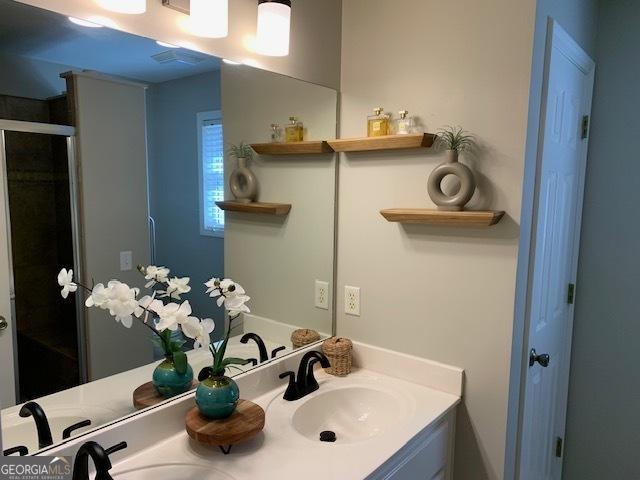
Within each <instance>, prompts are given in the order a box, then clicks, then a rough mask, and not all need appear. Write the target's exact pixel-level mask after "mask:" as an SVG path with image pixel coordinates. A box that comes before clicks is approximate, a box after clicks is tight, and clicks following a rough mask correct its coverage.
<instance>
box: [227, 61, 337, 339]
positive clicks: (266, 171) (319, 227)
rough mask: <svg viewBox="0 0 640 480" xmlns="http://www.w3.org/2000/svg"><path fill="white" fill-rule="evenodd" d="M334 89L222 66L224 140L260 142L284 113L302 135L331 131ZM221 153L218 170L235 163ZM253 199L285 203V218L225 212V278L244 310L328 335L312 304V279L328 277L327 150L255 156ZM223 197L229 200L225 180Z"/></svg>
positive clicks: (330, 165) (330, 191)
mask: <svg viewBox="0 0 640 480" xmlns="http://www.w3.org/2000/svg"><path fill="white" fill-rule="evenodd" d="M336 106H337V93H336V92H335V91H334V90H331V89H329V88H325V87H320V86H318V85H312V84H309V83H305V82H301V81H299V80H296V79H293V78H288V77H284V76H281V75H276V74H273V73H269V72H264V71H261V70H256V69H253V68H249V67H244V66H242V67H237V66H236V67H233V66H227V65H224V66H223V68H222V107H223V110H222V112H223V119H222V121H223V125H224V138H225V144H226V145H229V144H232V143H235V144H237V143H239V142H240V141H245V142H247V143H256V142H266V141H268V140H269V125H270V124H271V123H274V122H278V123H280V124H281V125H284V124H285V123H286V122H287V121H288V117H289V116H290V115H296V116H298V117H299V118H300V119H301V120H302V121H303V122H304V123H305V125H306V127H307V131H308V132H307V135H308V137H307V138H308V139H326V138H334V137H335V135H336ZM236 165H237V162H236V161H235V159H232V158H230V157H228V156H227V157H226V159H225V173H226V177H227V180H228V177H229V175H230V174H231V172H232V171H233V169H234V168H235V167H236ZM251 169H252V170H253V171H254V173H255V174H256V176H257V178H258V182H259V184H260V191H259V197H258V200H260V201H264V202H276V203H290V204H292V209H291V212H290V213H289V215H288V216H286V217H270V216H265V215H247V214H234V213H227V215H226V217H225V222H226V223H225V239H224V241H225V262H224V263H225V275H227V276H230V277H232V278H233V279H234V280H237V281H238V282H240V283H241V284H242V285H243V286H244V287H245V289H246V290H247V291H248V292H249V295H250V296H251V302H250V305H249V306H250V308H251V312H252V313H253V314H255V315H258V316H260V317H266V318H269V319H272V320H276V321H278V322H283V323H287V324H293V325H300V326H303V327H307V328H313V329H316V330H318V331H320V332H331V324H332V320H331V310H323V309H318V308H315V306H314V283H315V280H316V279H318V280H324V281H327V282H329V284H331V283H332V281H333V240H334V238H333V235H334V228H333V227H334V206H335V203H334V199H335V160H334V155H332V154H327V155H312V156H302V157H299V156H287V157H278V156H274V157H266V156H265V157H257V158H256V159H255V161H254V162H252V163H251ZM225 188H226V190H227V191H226V192H225V198H232V195H231V193H230V191H229V190H228V181H227V182H225Z"/></svg>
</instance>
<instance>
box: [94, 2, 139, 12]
mask: <svg viewBox="0 0 640 480" xmlns="http://www.w3.org/2000/svg"><path fill="white" fill-rule="evenodd" d="M98 5H100V6H101V7H102V8H104V9H106V10H109V11H111V12H117V13H128V14H140V13H144V12H146V11H147V0H98Z"/></svg>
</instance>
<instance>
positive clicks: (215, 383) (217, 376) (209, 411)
mask: <svg viewBox="0 0 640 480" xmlns="http://www.w3.org/2000/svg"><path fill="white" fill-rule="evenodd" d="M205 285H206V286H207V293H208V294H209V295H210V296H211V297H213V298H217V304H218V307H222V306H223V305H224V308H225V310H226V311H227V313H228V316H229V322H228V326H227V331H226V334H225V336H224V340H223V341H222V343H220V344H219V345H218V347H217V348H216V346H215V345H214V344H211V345H210V346H209V350H210V351H211V355H212V356H213V363H212V365H211V367H207V369H205V373H206V374H207V376H206V378H204V379H202V381H201V382H200V384H199V385H198V389H197V390H196V405H197V406H198V409H199V410H200V413H201V414H202V415H204V416H205V417H207V418H211V419H221V418H227V417H228V416H230V415H231V414H232V413H233V412H234V410H235V409H236V406H237V404H238V399H239V398H240V391H239V389H238V385H237V384H236V382H235V381H234V380H233V379H231V378H229V377H227V376H226V375H225V374H226V371H227V369H228V368H234V367H235V368H237V365H246V364H247V363H249V362H248V361H247V360H245V359H243V358H235V357H226V352H227V345H228V343H229V336H230V334H231V329H232V326H233V321H234V320H235V319H236V318H238V317H239V316H240V315H241V314H243V313H249V308H248V307H247V305H246V303H247V302H248V301H249V300H250V298H249V297H248V296H247V295H246V293H245V290H244V288H242V286H241V285H239V284H237V283H235V282H234V281H233V280H231V279H229V278H225V279H219V278H212V279H211V280H209V281H208V282H207V283H206V284H205Z"/></svg>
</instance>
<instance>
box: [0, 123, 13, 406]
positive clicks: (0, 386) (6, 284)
mask: <svg viewBox="0 0 640 480" xmlns="http://www.w3.org/2000/svg"><path fill="white" fill-rule="evenodd" d="M7 199H8V196H7V176H6V158H5V148H4V130H0V203H1V205H0V317H1V318H0V406H1V408H6V407H10V406H13V405H15V403H16V397H15V392H16V387H15V374H14V370H13V336H14V331H13V329H14V327H15V323H14V319H13V318H12V312H11V300H10V297H11V295H12V294H13V293H12V292H11V289H12V288H13V285H11V269H10V265H11V263H10V262H11V259H10V258H9V257H10V255H11V250H10V243H9V242H10V237H9V233H8V232H9V218H8V215H9V213H8V212H9V204H8V201H7Z"/></svg>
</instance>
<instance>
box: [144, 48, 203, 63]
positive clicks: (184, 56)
mask: <svg viewBox="0 0 640 480" xmlns="http://www.w3.org/2000/svg"><path fill="white" fill-rule="evenodd" d="M151 58H153V59H154V60H155V61H156V62H158V63H161V64H165V63H174V62H178V63H186V64H187V65H197V64H198V63H200V62H203V61H204V60H205V58H204V57H201V56H199V55H195V54H193V53H187V52H179V51H175V50H168V51H166V52H162V53H158V54H156V55H152V56H151Z"/></svg>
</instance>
